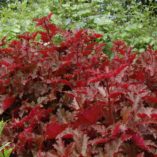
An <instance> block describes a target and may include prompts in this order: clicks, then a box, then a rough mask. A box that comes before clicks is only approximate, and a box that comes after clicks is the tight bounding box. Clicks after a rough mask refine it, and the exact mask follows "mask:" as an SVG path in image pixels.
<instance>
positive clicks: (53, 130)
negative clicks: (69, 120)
mask: <svg viewBox="0 0 157 157" xmlns="http://www.w3.org/2000/svg"><path fill="white" fill-rule="evenodd" d="M66 127H67V124H59V123H57V122H51V123H49V124H48V125H47V126H46V132H45V136H46V137H47V138H48V139H54V138H56V136H57V135H58V134H60V133H61V132H62V131H63V130H65V128H66Z"/></svg>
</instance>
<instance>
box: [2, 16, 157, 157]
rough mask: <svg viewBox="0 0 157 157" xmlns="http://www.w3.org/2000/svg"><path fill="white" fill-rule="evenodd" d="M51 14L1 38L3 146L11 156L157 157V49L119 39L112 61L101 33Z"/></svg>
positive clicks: (115, 44)
mask: <svg viewBox="0 0 157 157" xmlns="http://www.w3.org/2000/svg"><path fill="white" fill-rule="evenodd" d="M51 16H52V14H49V15H48V16H45V17H42V18H40V19H35V21H36V23H37V26H39V27H42V29H43V30H41V29H40V31H37V32H35V33H29V32H26V33H24V34H22V35H19V36H18V39H17V40H13V41H11V42H10V43H7V41H6V39H5V38H3V39H2V41H1V42H0V117H1V119H5V120H7V124H6V126H5V128H4V132H3V136H2V137H1V139H0V143H1V144H3V143H5V142H11V144H12V146H13V147H14V150H13V152H12V156H14V157H16V156H17V157H19V156H20V157H33V156H37V157H45V156H46V157H79V156H81V157H101V156H102V155H103V156H107V157H125V156H128V157H137V156H145V157H147V156H150V157H151V156H152V157H153V156H157V151H156V150H157V107H156V104H157V68H156V67H157V51H154V50H152V49H151V48H150V47H148V49H147V50H146V52H144V53H143V54H141V55H139V56H138V55H136V54H135V53H133V52H132V50H131V48H130V47H128V46H127V45H126V44H125V42H123V41H116V42H114V43H113V48H112V50H113V53H114V57H113V58H112V59H110V58H108V57H107V55H105V53H104V52H103V48H104V46H105V44H104V43H100V42H99V43H98V42H97V38H101V37H102V35H100V34H95V33H94V32H92V31H90V30H77V31H69V30H67V31H66V30H61V29H60V28H58V27H57V26H56V25H54V24H52V23H51V22H50V21H51ZM57 37H60V39H61V40H60V41H59V42H58V43H56V42H55V38H57Z"/></svg>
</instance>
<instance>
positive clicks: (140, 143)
mask: <svg viewBox="0 0 157 157" xmlns="http://www.w3.org/2000/svg"><path fill="white" fill-rule="evenodd" d="M132 140H133V141H134V142H135V144H136V145H137V146H139V147H140V148H141V149H144V150H148V146H146V145H145V141H144V139H143V137H141V136H140V135H139V134H134V135H133V136H132Z"/></svg>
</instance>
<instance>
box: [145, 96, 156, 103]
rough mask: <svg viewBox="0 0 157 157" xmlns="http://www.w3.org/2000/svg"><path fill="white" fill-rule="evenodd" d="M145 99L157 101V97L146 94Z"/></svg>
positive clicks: (152, 101)
mask: <svg viewBox="0 0 157 157" xmlns="http://www.w3.org/2000/svg"><path fill="white" fill-rule="evenodd" d="M144 99H145V100H146V101H148V102H150V103H157V98H156V97H153V96H145V97H144Z"/></svg>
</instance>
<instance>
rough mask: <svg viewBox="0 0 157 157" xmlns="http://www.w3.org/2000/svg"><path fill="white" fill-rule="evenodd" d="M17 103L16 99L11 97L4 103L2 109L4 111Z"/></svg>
mask: <svg viewBox="0 0 157 157" xmlns="http://www.w3.org/2000/svg"><path fill="white" fill-rule="evenodd" d="M14 101H15V97H13V96H10V97H7V98H5V99H4V101H3V103H2V108H3V110H6V109H8V108H9V107H10V106H11V105H12V104H13V103H14Z"/></svg>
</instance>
